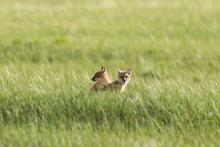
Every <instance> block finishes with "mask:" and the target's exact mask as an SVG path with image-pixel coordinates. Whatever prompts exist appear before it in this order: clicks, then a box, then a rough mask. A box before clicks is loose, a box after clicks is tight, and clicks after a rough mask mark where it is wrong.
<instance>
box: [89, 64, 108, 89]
mask: <svg viewBox="0 0 220 147" xmlns="http://www.w3.org/2000/svg"><path fill="white" fill-rule="evenodd" d="M91 80H92V81H94V82H95V84H93V85H92V87H91V89H90V90H91V91H100V90H102V89H103V87H104V86H105V85H106V84H109V83H111V82H112V80H111V78H110V77H109V75H108V73H107V71H106V68H105V67H104V66H101V69H100V70H99V71H97V72H96V73H95V74H94V76H93V77H92V79H91Z"/></svg>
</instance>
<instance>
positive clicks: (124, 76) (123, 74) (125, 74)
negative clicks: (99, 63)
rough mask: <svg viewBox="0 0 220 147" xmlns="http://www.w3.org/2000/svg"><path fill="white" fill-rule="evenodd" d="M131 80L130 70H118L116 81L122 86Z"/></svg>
mask: <svg viewBox="0 0 220 147" xmlns="http://www.w3.org/2000/svg"><path fill="white" fill-rule="evenodd" d="M130 79H131V69H128V70H127V71H121V70H118V81H119V82H120V83H122V84H127V83H128V82H129V81H130Z"/></svg>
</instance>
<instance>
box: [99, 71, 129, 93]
mask: <svg viewBox="0 0 220 147" xmlns="http://www.w3.org/2000/svg"><path fill="white" fill-rule="evenodd" d="M130 79H131V70H130V69H129V70H128V71H120V70H119V71H118V79H117V80H116V81H114V82H112V83H109V84H106V85H105V86H104V88H103V90H108V89H110V90H114V91H119V92H120V93H122V92H123V91H124V89H125V87H126V86H127V84H128V82H129V81H130Z"/></svg>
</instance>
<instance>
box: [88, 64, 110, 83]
mask: <svg viewBox="0 0 220 147" xmlns="http://www.w3.org/2000/svg"><path fill="white" fill-rule="evenodd" d="M107 76H108V75H107V73H106V69H105V67H104V66H102V67H101V69H100V70H99V71H97V72H96V73H95V75H94V76H93V77H92V79H91V80H92V81H102V80H105V78H106V77H107Z"/></svg>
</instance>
